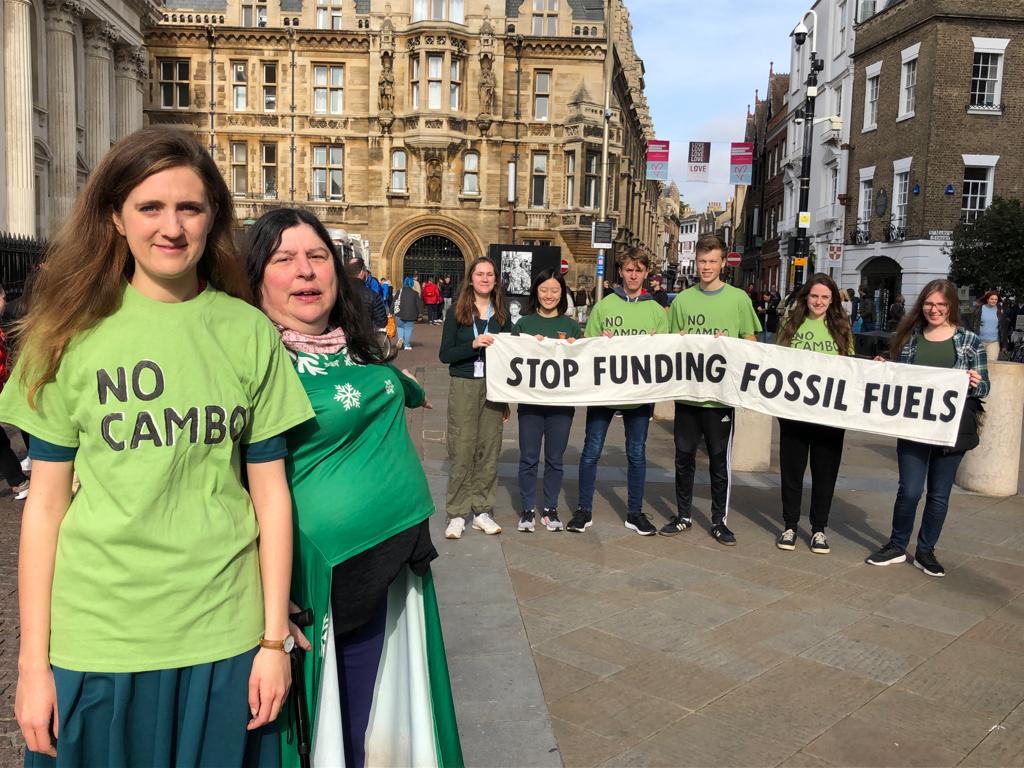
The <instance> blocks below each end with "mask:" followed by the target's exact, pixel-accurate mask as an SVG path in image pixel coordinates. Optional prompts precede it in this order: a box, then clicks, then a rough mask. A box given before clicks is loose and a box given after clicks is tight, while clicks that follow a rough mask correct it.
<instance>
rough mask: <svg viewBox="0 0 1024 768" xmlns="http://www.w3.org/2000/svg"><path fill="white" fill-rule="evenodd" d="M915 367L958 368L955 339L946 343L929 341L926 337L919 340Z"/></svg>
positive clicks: (950, 338)
mask: <svg viewBox="0 0 1024 768" xmlns="http://www.w3.org/2000/svg"><path fill="white" fill-rule="evenodd" d="M914 365H928V366H931V367H932V368H954V367H956V345H955V344H954V343H953V337H952V336H950V337H949V338H948V339H946V340H945V341H928V339H926V338H925V337H924V336H919V337H918V339H917V352H916V353H915V354H914Z"/></svg>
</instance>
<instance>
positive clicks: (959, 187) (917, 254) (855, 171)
mask: <svg viewBox="0 0 1024 768" xmlns="http://www.w3.org/2000/svg"><path fill="white" fill-rule="evenodd" d="M862 6H864V4H862ZM872 6H873V7H872ZM872 6H869V7H867V8H862V16H861V17H860V18H859V19H858V22H859V23H858V25H857V27H856V45H855V48H854V52H853V66H854V85H853V103H852V115H851V138H850V148H849V169H850V171H849V182H848V184H847V189H846V193H847V196H848V199H849V203H848V205H847V245H846V253H845V258H844V268H843V278H844V284H845V285H857V284H863V285H865V286H867V287H868V289H869V290H871V291H873V292H874V294H875V295H876V297H877V300H878V302H879V305H880V306H882V307H885V306H887V305H888V302H889V301H891V297H892V295H893V294H895V293H899V292H902V293H903V294H904V295H906V297H907V299H908V301H909V300H912V298H913V297H914V296H916V294H917V293H918V292H919V291H920V289H921V288H922V287H923V286H924V284H925V283H926V282H928V281H929V280H931V279H933V278H937V277H945V276H946V275H947V273H948V270H949V257H948V255H947V253H946V247H947V242H946V241H947V240H948V238H949V235H950V233H951V231H952V230H953V229H954V228H955V227H956V226H957V225H958V224H959V223H960V222H961V221H970V220H972V219H973V218H974V217H976V216H977V214H978V213H979V212H980V211H981V210H983V209H984V208H985V207H987V206H988V204H989V203H990V202H991V200H992V197H993V196H995V195H998V196H1002V197H1010V198H1020V197H1021V194H1022V192H1024V151H1022V150H1024V132H1022V131H1021V127H1022V124H1024V122H1022V121H1024V81H1022V80H1021V79H1020V78H1018V77H1016V76H1015V75H1016V73H1018V72H1020V71H1021V68H1024V2H1021V1H1020V0H1003V1H1002V2H984V3H977V2H971V1H970V0H896V1H895V2H894V1H893V0H890V1H889V2H879V3H877V4H872ZM864 11H867V12H864ZM871 12H873V13H871Z"/></svg>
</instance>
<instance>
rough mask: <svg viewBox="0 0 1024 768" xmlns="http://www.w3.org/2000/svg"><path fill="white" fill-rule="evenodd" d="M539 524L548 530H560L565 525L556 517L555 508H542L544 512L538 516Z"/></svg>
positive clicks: (556, 511)
mask: <svg viewBox="0 0 1024 768" xmlns="http://www.w3.org/2000/svg"><path fill="white" fill-rule="evenodd" d="M540 524H541V525H543V526H544V527H545V528H547V529H548V530H549V531H560V530H562V529H563V528H564V527H565V526H563V525H562V521H561V520H559V519H558V510H557V509H548V508H547V507H545V508H544V514H543V515H542V516H541V518H540Z"/></svg>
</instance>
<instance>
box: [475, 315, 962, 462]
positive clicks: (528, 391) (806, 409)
mask: <svg viewBox="0 0 1024 768" xmlns="http://www.w3.org/2000/svg"><path fill="white" fill-rule="evenodd" d="M486 370H487V399H488V400H490V401H492V402H497V403H531V404H534V405H574V406H585V405H605V406H614V405H629V404H641V403H652V402H656V401H662V400H689V401H694V402H705V401H714V402H718V403H722V404H724V405H729V406H736V407H742V408H748V409H750V410H752V411H758V412H760V413H765V414H768V415H769V416H776V417H779V418H784V419H792V420H794V421H803V422H809V423H814V424H825V425H827V426H830V427H839V428H842V429H852V430H856V431H858V432H870V433H872V434H876V435H885V436H887V437H900V438H905V439H907V440H916V441H918V442H923V443H932V444H934V445H944V446H952V445H955V444H956V438H957V431H958V429H959V427H960V416H961V413H962V410H963V405H964V402H965V400H966V397H967V385H968V377H967V372H966V371H961V370H956V369H944V368H929V367H925V366H913V365H902V364H900V363H891V362H884V363H883V362H876V361H874V360H862V359H859V358H853V357H840V356H837V355H826V354H822V353H820V352H814V351H810V350H805V349H795V348H791V347H779V346H775V345H772V344H758V343H757V342H753V341H745V340H743V339H733V338H728V337H719V338H715V337H714V336H702V335H696V334H690V335H687V336H680V335H679V334H658V335H656V336H647V335H640V336H627V335H622V336H615V337H612V338H607V337H603V336H602V337H599V338H592V339H579V340H577V341H575V342H573V343H571V344H570V343H569V342H568V341H563V340H558V339H545V340H544V341H539V340H538V339H536V338H534V337H533V336H512V335H511V334H500V335H498V336H497V337H496V340H495V342H494V344H492V345H491V346H490V347H488V348H487V368H486ZM740 437H741V439H742V435H741V436H740Z"/></svg>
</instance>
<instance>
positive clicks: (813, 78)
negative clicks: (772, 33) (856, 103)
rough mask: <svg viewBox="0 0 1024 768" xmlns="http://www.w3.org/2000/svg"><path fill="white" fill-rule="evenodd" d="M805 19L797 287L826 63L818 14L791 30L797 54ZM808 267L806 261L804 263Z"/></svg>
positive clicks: (801, 274) (806, 247)
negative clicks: (807, 48)
mask: <svg viewBox="0 0 1024 768" xmlns="http://www.w3.org/2000/svg"><path fill="white" fill-rule="evenodd" d="M808 16H810V17H811V18H812V22H811V32H810V34H811V66H810V72H809V73H808V75H807V99H806V101H805V102H804V109H803V112H804V115H803V129H804V154H803V159H802V161H801V163H800V207H799V209H798V210H797V229H796V241H795V243H794V245H795V247H794V248H793V258H794V269H793V283H794V285H799V284H801V283H802V282H803V280H804V268H803V266H798V265H796V264H795V259H799V258H803V259H807V257H808V251H809V250H810V247H809V246H810V239H809V238H808V236H807V227H808V226H809V225H810V222H811V216H810V211H809V210H808V206H809V204H810V196H811V148H812V142H813V141H814V100H815V98H817V96H818V73H819V72H821V71H822V70H823V69H825V62H824V61H822V60H821V59H819V58H818V51H817V45H818V14H817V13H815V12H814V11H807V13H805V14H804V15H803V17H802V18H801V19H800V23H799V24H797V25H796V29H794V30H793V33H792V36H793V41H794V42H795V43H796V47H797V49H798V50H799V49H800V48H801V47H802V46H803V44H804V43H805V42H806V41H807V34H808V30H807V27H806V26H805V25H804V19H806V18H807V17H808ZM804 263H805V264H806V263H807V262H806V261H805V262H804Z"/></svg>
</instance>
